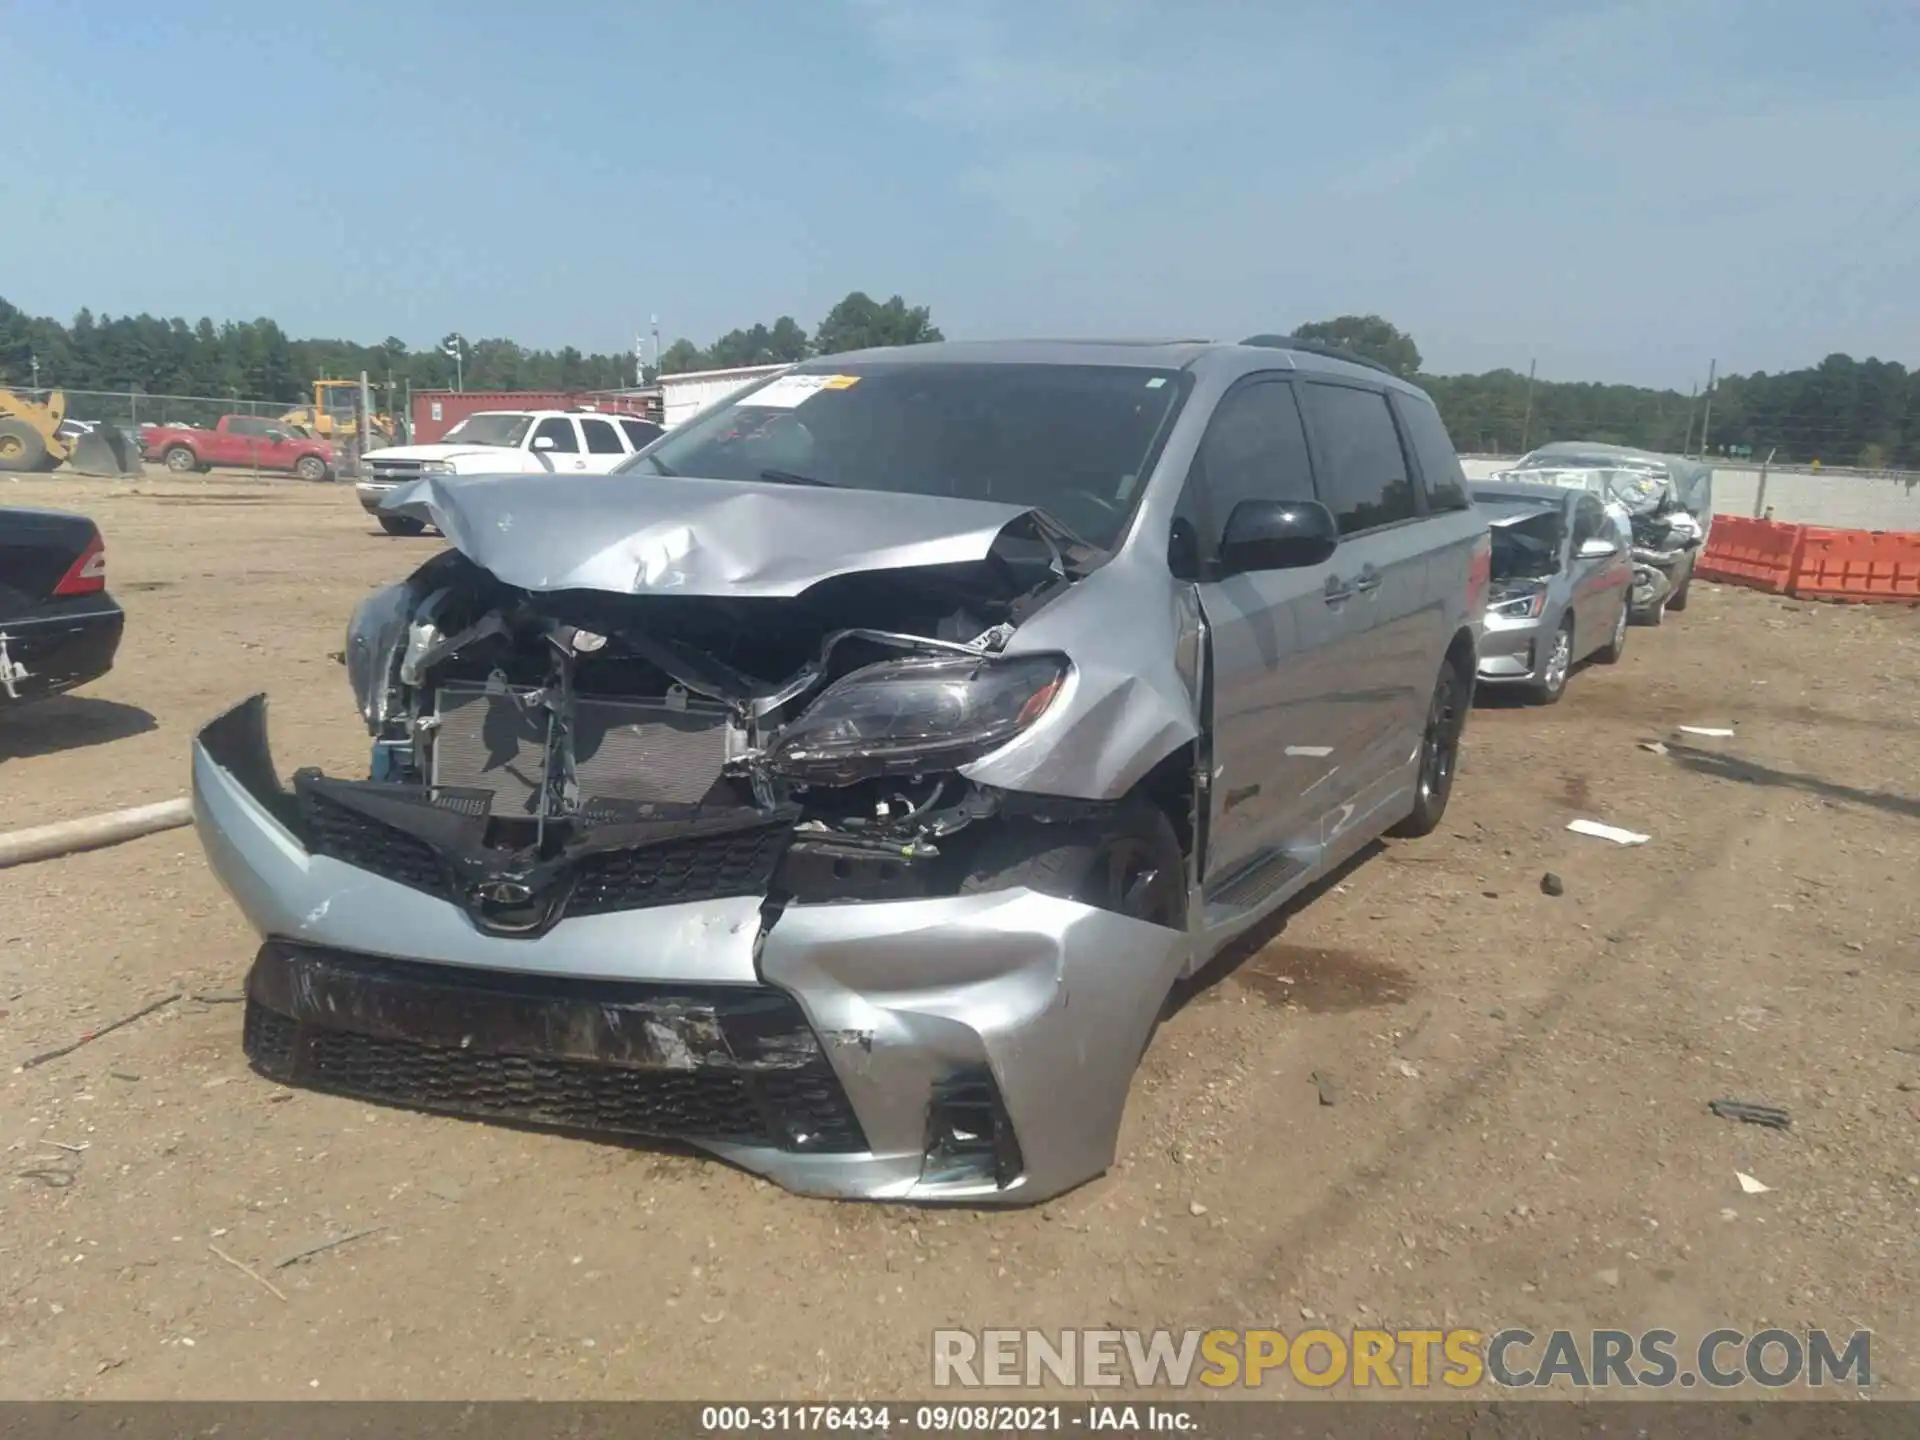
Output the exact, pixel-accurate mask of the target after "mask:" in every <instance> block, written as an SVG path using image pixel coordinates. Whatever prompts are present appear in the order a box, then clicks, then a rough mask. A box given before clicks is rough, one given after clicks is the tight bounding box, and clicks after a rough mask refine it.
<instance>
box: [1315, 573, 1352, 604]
mask: <svg viewBox="0 0 1920 1440" xmlns="http://www.w3.org/2000/svg"><path fill="white" fill-rule="evenodd" d="M1320 595H1321V598H1322V599H1323V600H1325V601H1326V602H1327V604H1329V605H1338V604H1340V603H1341V602H1342V601H1343V600H1351V599H1352V598H1353V596H1354V587H1353V586H1351V585H1349V584H1347V582H1346V581H1344V580H1342V579H1341V578H1340V577H1339V576H1338V575H1329V576H1328V577H1327V586H1326V589H1325V590H1323V591H1321V592H1320Z"/></svg>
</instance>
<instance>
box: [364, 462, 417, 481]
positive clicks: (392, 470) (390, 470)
mask: <svg viewBox="0 0 1920 1440" xmlns="http://www.w3.org/2000/svg"><path fill="white" fill-rule="evenodd" d="M367 467H368V468H369V469H370V470H372V472H373V478H374V479H375V480H392V481H396V482H397V481H404V480H418V479H419V478H420V462H419V461H418V460H369V461H368V462H367Z"/></svg>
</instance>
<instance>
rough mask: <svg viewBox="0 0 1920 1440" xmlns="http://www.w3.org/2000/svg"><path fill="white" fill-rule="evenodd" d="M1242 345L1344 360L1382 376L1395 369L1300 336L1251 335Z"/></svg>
mask: <svg viewBox="0 0 1920 1440" xmlns="http://www.w3.org/2000/svg"><path fill="white" fill-rule="evenodd" d="M1240 343H1241V344H1242V345H1255V346H1259V347H1260V348H1261V349H1265V350H1298V351H1299V352H1300V353H1301V354H1303V355H1319V356H1322V357H1324V358H1325V359H1328V360H1344V361H1346V362H1347V364H1349V365H1364V366H1366V367H1367V369H1369V370H1378V371H1379V372H1380V373H1381V374H1382V375H1392V374H1393V367H1391V366H1389V365H1382V364H1381V363H1380V362H1379V361H1378V360H1369V359H1368V358H1367V357H1366V356H1364V355H1356V354H1354V353H1353V351H1351V350H1342V349H1341V348H1340V347H1339V346H1338V345H1329V344H1327V343H1326V342H1325V341H1324V340H1303V339H1301V338H1300V337H1299V336H1298V335H1249V336H1248V337H1247V338H1246V339H1244V340H1242V341H1241V342H1240Z"/></svg>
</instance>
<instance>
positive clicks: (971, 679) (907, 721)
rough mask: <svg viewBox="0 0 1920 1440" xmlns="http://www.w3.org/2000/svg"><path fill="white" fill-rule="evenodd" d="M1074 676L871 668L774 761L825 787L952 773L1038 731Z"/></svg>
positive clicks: (821, 703)
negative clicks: (878, 778) (881, 777)
mask: <svg viewBox="0 0 1920 1440" xmlns="http://www.w3.org/2000/svg"><path fill="white" fill-rule="evenodd" d="M1071 673H1072V665H1071V664H1070V663H1069V661H1068V660H1067V658H1066V657H1065V656H1064V655H1019V656H1015V657H1013V658H1011V659H989V658H987V657H986V656H981V657H978V658H974V657H970V656H951V657H948V656H938V657H929V658H926V659H919V658H916V659H911V660H888V661H883V662H882V663H880V664H878V665H868V666H866V667H865V668H863V669H860V670H855V671H854V672H853V673H852V674H850V675H845V676H843V677H841V678H840V679H839V680H836V681H835V682H834V683H833V684H832V685H830V686H828V687H827V689H826V690H825V691H824V692H822V694H821V696H820V698H819V699H818V700H816V701H814V703H813V704H812V705H811V706H810V707H808V709H807V711H806V712H805V713H804V714H802V715H801V716H800V717H799V718H798V719H796V720H795V721H794V722H793V723H792V724H790V725H789V726H787V728H786V729H785V730H784V731H782V732H781V734H780V737H779V739H778V740H777V741H776V742H775V743H774V746H773V749H772V753H771V754H770V755H769V757H768V758H769V759H770V761H771V762H772V764H773V765H774V767H775V768H776V769H778V770H780V771H782V772H783V773H785V774H787V775H790V776H792V777H793V778H795V779H798V780H815V781H819V782H821V783H824V784H846V783H848V782H850V781H853V780H858V779H862V778H865V777H867V776H872V775H899V774H912V773H918V772H922V771H926V770H950V769H953V768H955V767H957V766H960V765H965V764H968V763H969V762H971V761H973V760H977V759H978V758H979V757H980V756H982V755H984V754H986V753H987V752H988V751H990V750H995V749H998V748H999V747H1000V746H1002V745H1004V744H1006V743H1007V741H1009V740H1011V739H1013V738H1014V737H1015V736H1016V735H1019V734H1020V733H1021V732H1022V731H1024V730H1026V729H1028V728H1029V727H1030V726H1031V725H1033V724H1034V722H1035V721H1037V720H1039V718H1040V717H1041V716H1042V715H1044V714H1046V713H1047V709H1048V707H1049V706H1051V705H1052V704H1053V702H1054V700H1055V699H1056V698H1057V697H1058V696H1059V694H1060V691H1061V690H1062V688H1064V686H1065V685H1066V682H1067V676H1068V675H1069V674H1071Z"/></svg>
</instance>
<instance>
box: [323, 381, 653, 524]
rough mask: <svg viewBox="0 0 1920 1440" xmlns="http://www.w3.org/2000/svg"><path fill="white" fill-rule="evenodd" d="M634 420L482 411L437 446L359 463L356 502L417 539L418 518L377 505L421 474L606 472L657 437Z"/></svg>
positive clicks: (379, 453) (649, 425)
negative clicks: (385, 510) (383, 511)
mask: <svg viewBox="0 0 1920 1440" xmlns="http://www.w3.org/2000/svg"><path fill="white" fill-rule="evenodd" d="M660 434H661V430H660V427H659V426H658V425H655V424H654V423H653V422H652V421H651V420H641V419H637V418H636V417H634V416H632V415H602V414H598V413H595V412H593V411H582V410H481V411H478V412H476V413H475V414H472V415H469V416H467V418H466V419H464V420H462V421H461V422H460V423H459V424H458V425H456V426H454V427H453V429H451V430H449V431H448V432H447V433H446V435H445V436H444V437H443V438H442V439H441V440H440V441H439V442H438V443H436V444H433V445H390V446H388V447H386V448H385V449H382V450H369V451H367V453H366V454H365V455H363V456H362V457H361V466H362V478H361V480H360V483H359V485H358V486H357V487H356V488H357V489H358V491H359V494H360V504H361V507H362V508H363V509H365V510H366V511H367V513H368V514H370V515H372V516H373V517H374V518H375V519H377V520H378V521H379V522H380V528H381V529H382V530H385V531H386V532H387V533H388V534H389V535H418V534H419V533H420V532H421V531H422V530H423V529H425V528H426V527H425V526H424V525H422V524H421V522H420V521H418V520H411V519H408V518H406V517H404V516H400V515H383V514H381V513H380V502H381V501H383V500H385V499H386V498H387V496H388V495H389V494H391V493H392V492H393V491H394V490H396V489H398V488H399V487H400V486H402V485H405V484H408V483H409V482H411V481H414V480H418V479H419V478H420V477H421V476H422V475H532V474H538V473H540V472H541V471H546V472H549V473H552V474H567V473H573V472H586V473H588V474H605V473H606V472H607V471H609V470H611V469H613V467H614V466H616V465H618V464H619V463H620V462H621V461H622V460H624V459H626V458H627V457H628V456H629V455H631V454H633V453H634V452H635V451H636V450H639V449H642V448H644V447H645V446H647V445H649V444H651V443H652V442H653V441H654V440H656V439H658V438H659V436H660Z"/></svg>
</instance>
